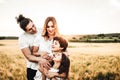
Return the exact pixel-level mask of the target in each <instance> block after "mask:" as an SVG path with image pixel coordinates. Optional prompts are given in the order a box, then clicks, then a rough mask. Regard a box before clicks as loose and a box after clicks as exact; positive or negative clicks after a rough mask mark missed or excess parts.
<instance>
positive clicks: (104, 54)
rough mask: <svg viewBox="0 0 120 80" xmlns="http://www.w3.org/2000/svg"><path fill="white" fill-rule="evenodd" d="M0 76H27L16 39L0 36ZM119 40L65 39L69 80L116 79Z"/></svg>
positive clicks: (13, 79)
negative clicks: (85, 41) (83, 41)
mask: <svg viewBox="0 0 120 80" xmlns="http://www.w3.org/2000/svg"><path fill="white" fill-rule="evenodd" d="M0 44H2V45H0V80H27V79H26V63H25V57H24V56H23V54H22V53H21V51H20V50H19V46H18V43H17V40H0ZM119 49H120V44H119V43H110V44H108V43H103V44H102V43H97V44H96V43H69V48H68V51H69V53H70V61H71V65H70V72H69V77H70V80H120V77H119V76H120V50H119Z"/></svg>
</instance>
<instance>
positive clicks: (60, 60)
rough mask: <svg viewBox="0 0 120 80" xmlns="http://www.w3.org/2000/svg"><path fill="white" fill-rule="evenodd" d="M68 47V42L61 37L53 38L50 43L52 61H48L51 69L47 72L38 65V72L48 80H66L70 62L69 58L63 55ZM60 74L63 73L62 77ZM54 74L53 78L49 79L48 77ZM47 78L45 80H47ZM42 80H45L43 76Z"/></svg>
mask: <svg viewBox="0 0 120 80" xmlns="http://www.w3.org/2000/svg"><path fill="white" fill-rule="evenodd" d="M67 47H68V42H67V41H66V40H65V39H64V38H62V37H54V38H53V43H52V53H53V55H54V56H53V59H52V61H51V60H50V62H51V64H52V67H51V68H50V70H47V69H45V68H43V67H41V66H42V65H39V70H40V71H41V72H42V73H43V74H44V75H45V76H47V77H48V78H50V80H66V79H68V73H69V67H70V60H69V58H68V57H67V56H66V55H65V54H64V53H63V52H65V51H66V49H67ZM61 73H65V75H64V76H61V77H60V76H59V77H58V75H60V74H61ZM51 74H54V77H53V78H51V77H50V75H51ZM48 78H47V80H49V79H48ZM42 80H46V78H45V77H44V76H43V77H42Z"/></svg>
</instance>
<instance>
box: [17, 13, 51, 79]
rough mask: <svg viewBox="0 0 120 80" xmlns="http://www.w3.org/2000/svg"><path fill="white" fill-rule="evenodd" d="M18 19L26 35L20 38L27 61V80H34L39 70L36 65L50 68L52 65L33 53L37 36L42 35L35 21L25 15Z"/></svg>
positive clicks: (21, 47)
mask: <svg viewBox="0 0 120 80" xmlns="http://www.w3.org/2000/svg"><path fill="white" fill-rule="evenodd" d="M16 19H17V23H18V24H19V25H20V28H21V29H23V30H24V33H23V34H22V35H21V36H20V37H19V45H20V49H21V51H22V53H23V54H24V56H25V57H26V59H27V79H28V80H34V76H35V74H36V71H37V69H38V67H37V65H35V64H37V63H38V62H39V63H40V64H42V65H44V66H45V67H48V68H49V66H50V64H49V62H48V61H47V60H46V59H43V58H41V57H36V56H34V55H32V53H31V52H32V51H31V50H32V46H33V42H34V39H35V37H36V36H37V35H40V32H39V31H38V30H37V28H36V27H35V25H34V23H33V21H32V20H31V19H30V18H25V17H24V16H23V15H19V17H18V18H17V17H16Z"/></svg>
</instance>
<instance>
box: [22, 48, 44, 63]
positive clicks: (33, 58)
mask: <svg viewBox="0 0 120 80" xmlns="http://www.w3.org/2000/svg"><path fill="white" fill-rule="evenodd" d="M21 51H22V53H23V54H24V56H25V57H26V58H27V59H28V60H29V61H32V62H38V61H40V60H41V59H42V58H41V57H36V56H34V55H31V51H30V49H29V48H28V47H26V48H23V49H21Z"/></svg>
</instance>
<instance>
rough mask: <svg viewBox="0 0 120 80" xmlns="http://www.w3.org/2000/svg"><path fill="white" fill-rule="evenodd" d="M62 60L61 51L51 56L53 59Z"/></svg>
mask: <svg viewBox="0 0 120 80" xmlns="http://www.w3.org/2000/svg"><path fill="white" fill-rule="evenodd" d="M61 60H62V53H56V54H55V56H54V57H53V61H57V62H61Z"/></svg>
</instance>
